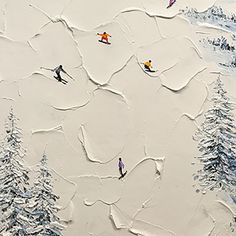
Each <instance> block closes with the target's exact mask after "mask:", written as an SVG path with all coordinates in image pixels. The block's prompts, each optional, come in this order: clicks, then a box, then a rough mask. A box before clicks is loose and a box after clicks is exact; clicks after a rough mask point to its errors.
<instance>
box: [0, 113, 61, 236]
mask: <svg viewBox="0 0 236 236" xmlns="http://www.w3.org/2000/svg"><path fill="white" fill-rule="evenodd" d="M5 131H6V136H5V139H4V140H3V142H2V145H1V150H0V235H1V236H27V235H38V236H46V235H50V236H60V235H62V230H63V225H61V224H60V219H59V218H58V217H57V215H56V214H57V212H58V210H59V208H58V207H57V206H56V200H57V199H58V196H56V195H55V194H54V193H53V186H52V175H51V173H50V170H49V168H48V166H47V157H46V155H45V154H44V155H43V157H42V159H41V161H40V165H39V168H38V176H37V177H36V178H35V180H33V181H30V171H29V170H28V168H27V167H26V166H25V164H24V157H25V155H26V154H25V153H26V152H25V150H24V149H23V148H22V139H21V130H20V129H19V128H18V127H17V118H16V117H15V115H14V113H13V110H11V111H10V113H9V116H8V119H7V122H6V127H5ZM30 182H32V183H33V184H30Z"/></svg>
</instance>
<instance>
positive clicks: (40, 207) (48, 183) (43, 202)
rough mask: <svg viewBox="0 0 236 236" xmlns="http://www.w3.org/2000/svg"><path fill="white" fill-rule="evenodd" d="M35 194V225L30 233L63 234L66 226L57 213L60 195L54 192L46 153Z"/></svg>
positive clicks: (44, 234)
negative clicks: (61, 222)
mask: <svg viewBox="0 0 236 236" xmlns="http://www.w3.org/2000/svg"><path fill="white" fill-rule="evenodd" d="M33 194H34V198H33V202H32V206H31V207H30V208H31V214H32V216H33V224H34V226H33V227H32V228H31V229H30V235H40V236H46V235H50V236H60V235H62V230H63V228H64V227H63V225H62V224H60V218H59V217H58V216H57V215H56V214H57V212H58V210H59V208H58V207H57V206H56V201H57V199H58V198H59V197H58V196H57V195H55V194H54V193H53V185H52V175H51V173H50V170H49V168H48V166H47V156H46V155H45V154H44V155H43V158H42V159H41V161H40V170H39V175H38V176H37V179H36V181H35V183H34V187H33Z"/></svg>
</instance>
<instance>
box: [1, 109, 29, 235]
mask: <svg viewBox="0 0 236 236" xmlns="http://www.w3.org/2000/svg"><path fill="white" fill-rule="evenodd" d="M5 128H6V137H5V139H4V141H3V143H2V145H1V150H0V211H1V227H0V232H1V233H3V235H11V236H14V235H22V236H23V235H27V232H26V231H27V228H28V225H29V223H28V222H29V220H28V217H29V214H28V212H27V207H26V205H27V202H28V200H29V198H30V194H29V192H28V190H27V188H28V185H29V183H28V181H29V177H28V171H27V169H26V168H25V166H24V164H23V158H24V156H25V150H23V148H22V146H21V144H22V141H21V130H20V129H19V128H18V127H17V118H16V117H15V116H14V114H13V110H12V109H11V111H10V113H9V116H8V120H7V122H6V127H5Z"/></svg>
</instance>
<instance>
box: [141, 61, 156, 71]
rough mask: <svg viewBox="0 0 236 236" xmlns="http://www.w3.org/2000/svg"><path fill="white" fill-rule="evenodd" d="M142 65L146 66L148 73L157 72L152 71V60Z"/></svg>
mask: <svg viewBox="0 0 236 236" xmlns="http://www.w3.org/2000/svg"><path fill="white" fill-rule="evenodd" d="M142 64H143V65H144V69H145V71H147V72H156V71H155V70H152V69H151V68H152V61H151V60H149V61H146V62H144V63H142Z"/></svg>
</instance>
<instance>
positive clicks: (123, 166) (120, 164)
mask: <svg viewBox="0 0 236 236" xmlns="http://www.w3.org/2000/svg"><path fill="white" fill-rule="evenodd" d="M118 167H119V172H120V177H119V179H122V178H123V177H124V176H125V175H126V174H127V171H125V173H123V169H124V168H125V165H124V163H123V162H122V160H121V158H119V163H118Z"/></svg>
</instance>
